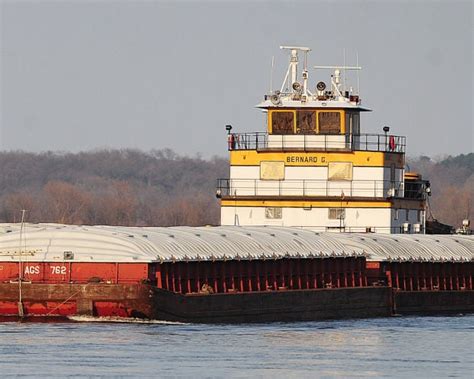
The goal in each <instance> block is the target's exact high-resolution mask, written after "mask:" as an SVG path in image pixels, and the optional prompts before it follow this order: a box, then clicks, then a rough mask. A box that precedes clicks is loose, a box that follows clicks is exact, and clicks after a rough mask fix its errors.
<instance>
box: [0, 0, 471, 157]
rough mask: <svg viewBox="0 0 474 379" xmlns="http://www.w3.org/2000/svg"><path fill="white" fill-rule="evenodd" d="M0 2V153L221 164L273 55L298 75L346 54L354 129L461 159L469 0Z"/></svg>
mask: <svg viewBox="0 0 474 379" xmlns="http://www.w3.org/2000/svg"><path fill="white" fill-rule="evenodd" d="M0 4H1V6H0V10H1V18H0V23H1V24H0V31H1V36H0V42H1V60H0V63H1V71H0V72H1V77H0V79H1V82H0V88H1V98H0V105H1V109H0V132H1V134H0V148H2V149H24V150H29V151H45V150H61V151H79V150H90V149H95V148H102V147H112V148H115V147H132V148H139V149H144V150H149V149H161V148H165V147H169V148H172V149H174V150H175V151H177V152H179V153H182V154H191V155H193V154H195V153H202V154H203V155H204V156H206V157H207V156H211V155H213V154H218V155H225V154H226V141H225V129H224V125H225V124H227V123H231V124H232V125H233V126H234V131H263V128H264V126H263V115H262V114H261V112H260V111H259V110H257V109H255V108H254V105H255V104H257V103H258V102H260V101H261V99H262V97H263V94H264V93H266V92H267V91H268V87H269V78H270V63H271V57H272V56H275V63H276V70H275V84H276V83H277V82H278V84H280V80H281V79H282V78H280V76H279V75H280V73H281V72H282V71H283V70H284V69H285V68H286V65H287V56H286V54H285V53H283V52H282V51H280V50H279V46H280V45H281V44H298V45H305V46H309V47H311V48H312V49H313V51H312V53H311V55H310V57H309V63H310V65H311V66H313V65H315V64H319V65H327V64H342V60H343V49H344V48H345V49H346V56H347V63H348V64H354V63H355V52H356V51H358V53H359V63H360V64H361V65H362V66H363V71H362V73H361V75H360V82H361V97H362V99H363V105H365V106H368V107H370V108H372V109H373V110H374V112H372V113H369V114H365V115H364V116H363V118H362V123H363V124H362V128H363V132H368V133H375V132H377V133H378V132H381V128H382V126H383V125H389V126H390V127H391V131H392V132H393V133H394V134H399V135H406V136H407V138H408V151H409V154H410V155H419V154H427V155H432V156H433V155H442V154H458V153H468V152H472V151H473V150H474V138H473V128H474V126H473V87H474V85H473V70H474V68H473V54H474V53H473V30H474V29H473V2H472V1H438V2H432V1H396V2H386V1H380V2H374V1H372V2H369V1H339V2H334V1H331V2H329V1H328V2H317V1H312V2H302V1H285V2H275V1H272V2H261V1H258V2H257V1H255V2H243V1H239V2H230V1H223V2H204V1H190V2H160V1H8V0H3V1H2V0H0ZM311 74H312V75H313V76H312V77H311V76H310V81H311V87H314V85H315V83H316V81H317V80H321V79H326V81H327V77H325V76H324V77H319V76H318V77H315V75H314V72H310V75H311ZM318 75H319V74H318Z"/></svg>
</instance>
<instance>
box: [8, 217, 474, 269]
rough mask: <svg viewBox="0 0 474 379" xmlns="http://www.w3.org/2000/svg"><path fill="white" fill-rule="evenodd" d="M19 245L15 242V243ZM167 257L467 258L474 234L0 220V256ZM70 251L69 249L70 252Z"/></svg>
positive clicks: (472, 252) (472, 257) (472, 254)
mask: <svg viewBox="0 0 474 379" xmlns="http://www.w3.org/2000/svg"><path fill="white" fill-rule="evenodd" d="M20 246H21V247H20ZM19 251H21V252H22V254H21V255H22V260H24V261H29V262H61V261H64V260H65V255H66V256H67V255H69V259H71V256H70V255H71V254H70V253H72V254H73V258H72V261H74V262H156V261H158V262H160V261H161V262H169V261H183V260H184V261H186V260H223V259H262V258H265V259H275V258H282V257H295V258H296V257H328V256H358V255H365V256H366V257H367V259H368V260H372V261H385V260H394V261H410V260H412V261H432V260H434V261H446V260H447V261H474V236H461V235H419V234H416V235H402V234H392V235H389V234H361V233H357V234H356V233H316V232H313V231H309V230H302V229H295V228H283V227H264V226H255V227H248V226H247V227H239V226H220V227H188V226H179V227H169V228H165V227H146V228H145V227H144V228H140V227H123V226H77V225H60V224H25V225H24V228H23V232H22V237H21V241H20V225H19V224H0V261H3V262H5V261H10V262H14V261H17V260H18V259H19ZM69 252H70V253H69ZM65 253H66V254H65Z"/></svg>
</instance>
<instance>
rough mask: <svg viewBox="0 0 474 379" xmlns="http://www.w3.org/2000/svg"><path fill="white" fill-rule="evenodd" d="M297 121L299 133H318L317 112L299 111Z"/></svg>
mask: <svg viewBox="0 0 474 379" xmlns="http://www.w3.org/2000/svg"><path fill="white" fill-rule="evenodd" d="M296 114H297V117H296V120H297V123H296V133H297V134H316V112H315V111H298V112H297V113H296Z"/></svg>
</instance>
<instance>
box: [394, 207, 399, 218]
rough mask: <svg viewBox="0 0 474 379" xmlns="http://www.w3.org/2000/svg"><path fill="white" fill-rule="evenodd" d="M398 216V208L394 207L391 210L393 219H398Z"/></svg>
mask: <svg viewBox="0 0 474 379" xmlns="http://www.w3.org/2000/svg"><path fill="white" fill-rule="evenodd" d="M399 217H400V209H395V210H394V211H393V219H394V220H398V218H399Z"/></svg>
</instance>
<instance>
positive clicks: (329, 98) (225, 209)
mask: <svg viewBox="0 0 474 379" xmlns="http://www.w3.org/2000/svg"><path fill="white" fill-rule="evenodd" d="M282 49H284V50H288V51H289V52H290V60H289V65H288V70H287V72H286V75H285V78H284V80H283V83H282V85H281V87H280V89H279V90H277V91H273V92H272V93H269V94H267V95H265V97H264V101H263V102H262V103H260V104H258V105H257V107H258V108H260V109H262V110H263V111H264V113H265V115H266V118H267V131H266V132H256V133H241V134H239V133H232V132H231V129H232V127H231V126H230V125H228V126H227V130H228V133H229V134H228V147H229V151H230V175H229V178H228V179H220V180H219V183H218V189H217V195H218V197H221V224H222V225H242V226H244V225H275V226H292V227H300V228H305V229H312V230H315V231H338V232H381V233H423V232H424V230H425V200H426V196H427V194H428V193H429V182H427V181H423V180H421V176H419V175H417V174H413V173H406V172H405V146H406V139H405V137H402V136H395V135H392V134H389V128H388V127H384V129H383V130H384V134H363V133H361V127H360V114H361V112H367V111H370V109H367V108H364V107H362V105H361V99H360V96H359V93H358V78H356V80H355V83H354V84H355V85H351V82H352V81H351V80H350V78H348V75H347V72H358V70H360V69H361V67H359V66H358V65H356V66H345V65H343V66H315V69H316V70H317V72H323V70H333V74H332V75H331V77H330V81H329V83H330V84H329V86H328V85H326V83H325V82H323V81H319V82H318V83H317V84H316V86H315V88H312V87H311V86H310V83H309V72H308V64H307V55H308V53H309V52H310V49H309V48H307V47H299V46H282ZM301 54H304V59H303V68H302V70H301V75H299V74H300V72H299V64H300V63H299V55H301ZM356 83H357V84H356Z"/></svg>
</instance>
